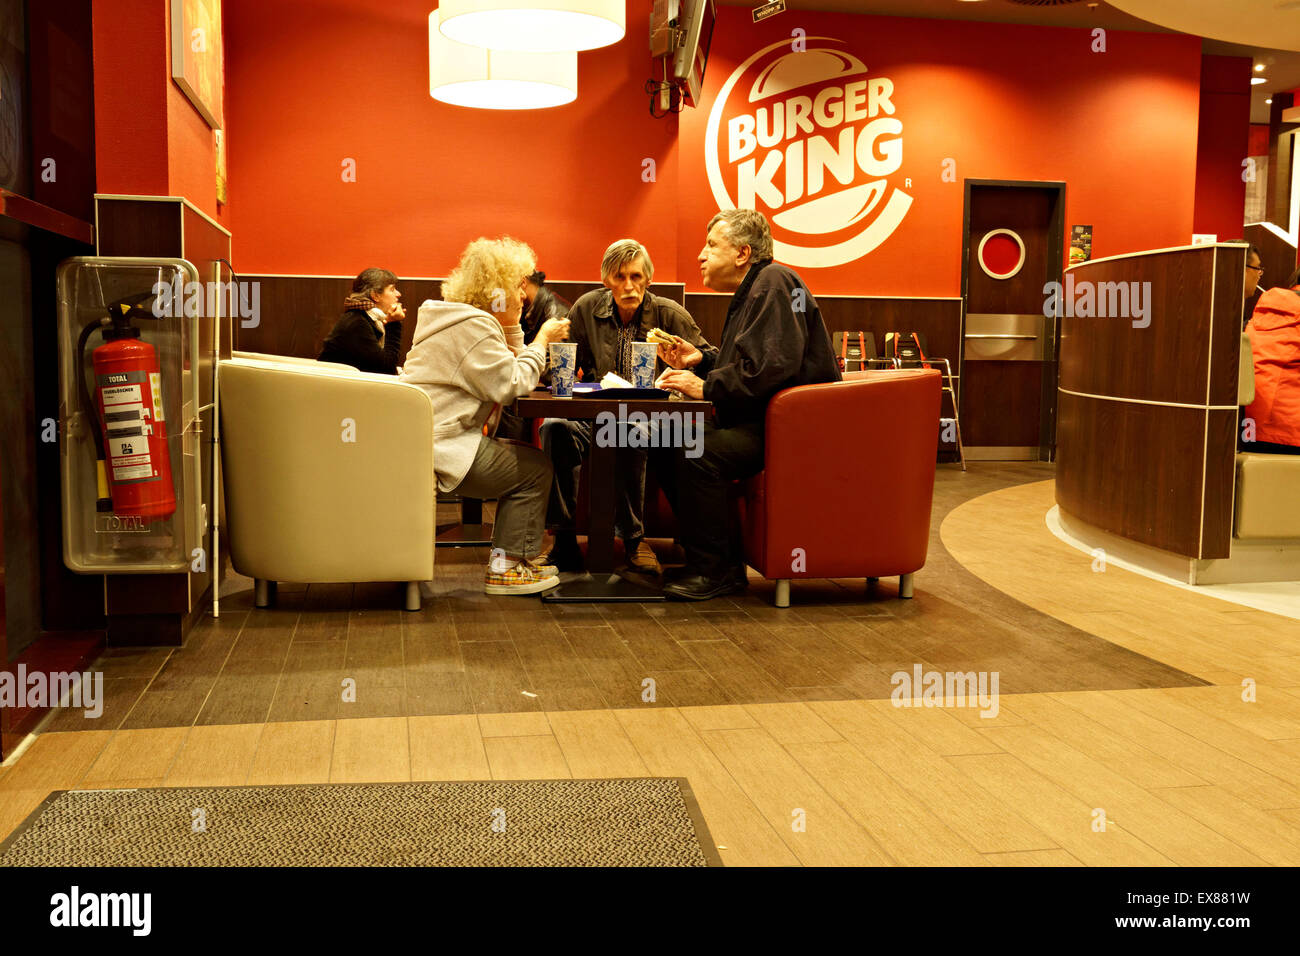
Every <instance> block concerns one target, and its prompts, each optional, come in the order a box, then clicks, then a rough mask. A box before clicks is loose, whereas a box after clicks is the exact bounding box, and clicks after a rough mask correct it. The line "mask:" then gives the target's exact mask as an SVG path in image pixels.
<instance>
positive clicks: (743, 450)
mask: <svg viewBox="0 0 1300 956" xmlns="http://www.w3.org/2000/svg"><path fill="white" fill-rule="evenodd" d="M707 232H708V235H707V238H706V239H705V243H704V248H703V249H701V250H700V255H699V262H700V275H701V277H702V279H703V281H704V285H705V286H707V287H708V288H710V289H713V290H714V291H716V292H730V293H732V296H731V303H730V304H729V306H728V308H727V320H726V324H725V325H723V327H722V345H721V346H720V347H719V348H717V349H712V348H706V349H699V348H693V347H691V346H689V345H686V344H684V343H681V344H678V345H676V346H674V347H672V348H668V347H665V348H664V349H662V350H661V354H662V356H663V358H664V360H665V361H666V362H667V364H669V365H671V366H672V368H671V369H669V370H668V371H666V372H664V373H663V374H662V375H661V376H659V380H658V384H659V385H660V386H661V387H662V388H667V389H671V390H672V391H675V392H679V393H681V394H682V395H685V396H686V397H687V398H696V399H700V398H702V399H705V400H706V401H709V402H712V403H713V409H714V413H715V417H716V420H715V422H712V423H709V422H706V423H705V426H704V450H703V453H702V454H699V455H698V456H697V457H693V458H688V457H686V456H685V455H683V454H682V452H681V450H680V449H674V448H670V449H665V450H662V451H659V452H657V453H656V454H655V455H654V456H653V458H652V461H653V463H654V467H655V471H656V474H657V475H658V477H659V481H660V484H661V486H662V487H663V489H664V493H665V494H666V495H667V496H668V500H669V502H670V503H671V504H672V506H673V511H674V512H675V513H676V515H677V523H678V525H679V527H680V528H681V539H682V547H683V548H684V549H685V551H686V567H685V569H684V572H683V574H682V576H681V577H680V578H677V579H676V580H674V581H671V582H669V584H667V585H666V586H665V587H664V593H665V594H667V595H668V596H669V597H671V598H674V599H676V600H683V601H706V600H708V599H709V598H714V597H718V596H720V595H723V594H731V593H734V592H737V591H743V590H744V589H745V587H746V586H747V584H748V578H747V574H746V571H745V553H744V546H743V542H742V541H741V538H740V533H739V528H738V527H736V526H735V525H733V524H730V519H731V511H730V509H729V508H728V502H727V488H728V485H729V484H730V483H731V482H732V481H736V480H738V479H742V478H748V477H750V476H752V475H756V474H758V472H760V471H762V469H763V437H764V436H763V430H764V425H765V420H766V414H767V403H768V400H769V399H771V397H772V396H773V395H775V394H776V393H777V392H779V391H781V390H782V389H784V388H790V387H792V386H795V385H809V384H812V383H814V382H838V381H839V380H840V371H839V367H838V366H837V365H836V364H835V354H834V350H833V349H832V348H831V337H830V334H829V333H828V332H827V331H826V323H825V322H824V321H823V320H822V314H821V310H820V309H819V308H818V307H817V300H816V299H814V298H813V296H812V293H811V292H810V291H808V287H807V286H806V285H805V284H804V281H803V280H802V279H801V278H799V276H798V275H797V274H796V273H795V272H794V270H792V269H789V268H787V267H785V266H783V265H779V264H777V263H775V262H773V261H772V231H771V229H770V228H769V227H768V224H767V219H766V218H765V217H764V216H763V214H762V213H760V212H757V211H755V210H753V209H727V210H723V211H722V212H720V213H718V214H717V215H716V216H714V217H713V218H712V219H711V220H709V225H708V230H707ZM809 465H810V467H826V463H825V462H820V463H819V462H810V463H809Z"/></svg>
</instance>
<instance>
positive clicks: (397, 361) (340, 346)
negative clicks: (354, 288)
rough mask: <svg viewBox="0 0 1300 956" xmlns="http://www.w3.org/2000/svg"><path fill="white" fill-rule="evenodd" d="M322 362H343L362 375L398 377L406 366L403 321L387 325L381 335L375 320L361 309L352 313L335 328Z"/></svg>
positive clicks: (327, 342)
mask: <svg viewBox="0 0 1300 956" xmlns="http://www.w3.org/2000/svg"><path fill="white" fill-rule="evenodd" d="M316 361H318V362H340V363H342V364H343V365H351V366H352V367H353V368H355V369H358V370H359V371H362V372H380V373H383V374H386V375H396V374H397V366H399V365H401V364H402V323H401V320H397V321H393V322H386V323H384V331H383V334H382V335H381V334H380V332H379V329H378V328H377V327H376V326H375V322H374V319H372V318H370V316H369V315H367V314H366V313H365V312H362V311H361V310H360V309H349V310H348V311H347V312H344V313H343V315H342V316H340V318H339V320H338V322H336V323H335V324H334V330H333V331H332V332H330V334H329V335H328V336H327V337H326V339H325V346H324V348H322V349H321V350H320V355H318V356H316Z"/></svg>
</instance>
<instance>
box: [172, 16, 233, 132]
mask: <svg viewBox="0 0 1300 956" xmlns="http://www.w3.org/2000/svg"><path fill="white" fill-rule="evenodd" d="M171 5H172V79H173V80H175V81H176V85H177V86H179V87H180V88H181V90H182V91H184V93H185V95H186V96H188V97H189V98H190V102H191V103H193V104H194V108H195V109H197V110H198V111H199V113H201V114H202V116H203V118H204V119H205V120H207V123H208V125H209V126H211V127H212V128H213V129H221V128H222V127H223V126H225V121H224V120H223V118H222V108H221V107H222V104H221V99H222V87H223V85H224V81H225V77H224V69H225V67H224V64H223V63H222V58H221V50H222V42H221V0H171Z"/></svg>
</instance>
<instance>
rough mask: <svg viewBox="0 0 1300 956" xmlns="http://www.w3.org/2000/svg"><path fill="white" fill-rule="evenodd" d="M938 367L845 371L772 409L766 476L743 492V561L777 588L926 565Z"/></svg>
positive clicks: (781, 397) (907, 583)
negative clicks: (837, 378) (795, 580)
mask: <svg viewBox="0 0 1300 956" xmlns="http://www.w3.org/2000/svg"><path fill="white" fill-rule="evenodd" d="M939 399H940V375H939V372H938V371H937V370H934V369H905V370H889V371H872V372H850V373H847V374H845V376H844V381H843V382H831V383H827V384H824V385H803V386H800V387H798V388H788V389H785V390H784V391H782V392H778V393H777V394H776V395H775V396H773V397H772V400H771V401H770V402H769V403H768V406H767V432H766V447H765V450H764V456H765V458H766V463H765V465H764V470H763V471H762V472H760V473H759V474H758V475H756V476H754V477H753V478H751V479H749V481H748V482H746V483H745V488H744V517H743V519H742V526H743V529H744V536H745V557H746V561H747V563H748V564H749V565H750V567H752V568H754V569H755V570H757V571H758V572H759V573H760V574H762V575H763V576H764V577H765V578H769V579H774V580H775V581H776V606H777V607H789V606H790V579H791V578H867V579H868V580H870V579H873V578H879V577H887V576H892V575H895V574H897V575H899V576H900V577H899V587H898V593H899V597H904V598H910V597H911V596H912V574H913V572H915V571H917V570H919V569H920V568H921V567H922V566H923V565H924V564H925V555H926V550H927V548H928V546H929V541H930V506H931V502H932V500H933V498H934V469H935V449H936V448H937V447H938V441H939Z"/></svg>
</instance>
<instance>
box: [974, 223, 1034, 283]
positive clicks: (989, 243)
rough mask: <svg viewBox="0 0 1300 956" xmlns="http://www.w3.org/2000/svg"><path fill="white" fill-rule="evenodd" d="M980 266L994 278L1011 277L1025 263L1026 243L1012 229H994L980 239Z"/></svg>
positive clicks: (978, 256) (977, 255)
mask: <svg viewBox="0 0 1300 956" xmlns="http://www.w3.org/2000/svg"><path fill="white" fill-rule="evenodd" d="M976 258H977V260H978V262H979V265H980V268H981V269H983V270H984V272H985V273H986V274H988V275H989V276H991V277H993V278H994V279H1009V278H1011V277H1012V276H1013V275H1015V274H1016V273H1017V272H1019V271H1020V267H1021V266H1022V265H1024V264H1025V244H1024V243H1023V242H1022V241H1021V239H1020V237H1019V236H1018V235H1016V234H1015V233H1014V232H1012V231H1011V230H1010V229H993V230H991V231H989V232H988V233H986V234H985V235H984V238H983V239H981V240H980V245H979V250H978V252H977V254H976Z"/></svg>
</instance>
